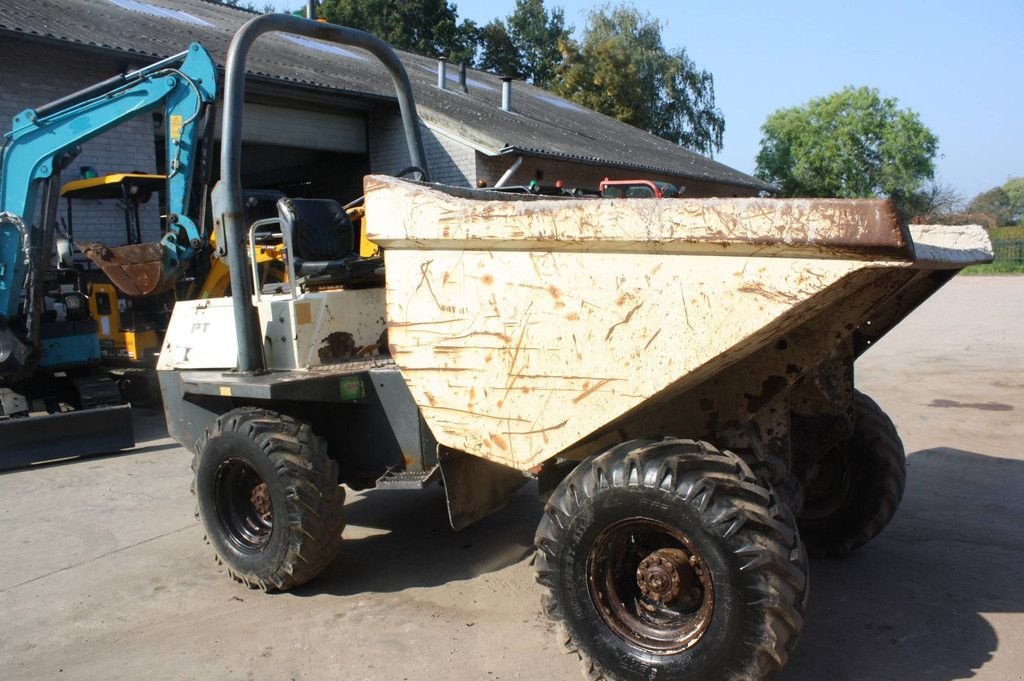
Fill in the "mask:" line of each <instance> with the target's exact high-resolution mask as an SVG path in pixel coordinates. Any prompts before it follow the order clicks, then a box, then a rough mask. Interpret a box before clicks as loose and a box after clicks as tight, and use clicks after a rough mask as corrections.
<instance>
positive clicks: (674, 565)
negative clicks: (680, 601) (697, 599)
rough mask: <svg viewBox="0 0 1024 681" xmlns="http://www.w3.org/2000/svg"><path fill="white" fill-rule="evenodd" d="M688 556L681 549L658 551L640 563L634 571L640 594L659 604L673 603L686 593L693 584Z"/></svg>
mask: <svg viewBox="0 0 1024 681" xmlns="http://www.w3.org/2000/svg"><path fill="white" fill-rule="evenodd" d="M693 576H694V575H693V568H692V567H691V565H690V556H689V555H687V553H686V552H685V551H683V550H682V549H659V550H657V551H655V552H653V553H651V554H650V555H648V556H647V557H646V558H644V559H643V560H642V561H640V566H639V567H638V568H637V570H636V583H637V586H639V587H640V593H642V594H643V595H644V596H646V597H647V598H649V599H650V600H652V601H654V602H655V603H659V604H662V605H664V604H666V603H671V602H673V601H675V600H676V599H677V598H678V597H679V594H680V593H684V592H686V593H688V592H689V590H690V585H691V584H692V583H693Z"/></svg>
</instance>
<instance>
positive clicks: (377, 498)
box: [0, 277, 1024, 681]
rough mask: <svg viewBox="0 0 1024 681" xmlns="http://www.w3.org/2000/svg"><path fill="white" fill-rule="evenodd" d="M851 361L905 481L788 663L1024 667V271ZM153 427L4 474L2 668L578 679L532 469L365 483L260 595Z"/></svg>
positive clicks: (816, 590)
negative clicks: (245, 580) (552, 613)
mask: <svg viewBox="0 0 1024 681" xmlns="http://www.w3.org/2000/svg"><path fill="white" fill-rule="evenodd" d="M857 381H858V386H859V387H860V388H861V389H862V390H864V391H865V392H867V393H868V394H870V395H871V396H873V397H874V398H875V399H876V400H877V401H878V402H879V403H880V404H881V405H882V407H883V408H884V409H886V410H887V411H888V412H889V413H890V414H891V416H892V417H893V419H894V420H895V422H896V424H897V426H898V428H899V430H900V433H901V435H902V437H903V440H904V443H905V445H906V449H907V452H908V453H909V455H910V456H909V461H908V485H907V492H906V496H905V499H904V502H903V506H902V508H901V510H900V512H899V513H898V515H897V517H896V519H895V520H894V522H893V523H892V524H891V525H890V527H889V528H888V529H887V530H886V531H885V532H884V533H883V534H882V535H881V536H880V537H879V538H878V539H876V540H875V541H874V542H872V543H871V544H869V545H868V546H867V547H865V548H864V549H862V550H861V551H859V552H857V553H856V554H855V555H853V556H851V557H849V558H847V559H843V560H827V561H812V563H811V601H810V610H809V612H808V615H807V625H806V627H805V629H804V633H803V636H802V638H801V640H800V644H799V646H798V647H797V650H796V652H795V653H794V655H793V657H792V660H791V661H790V664H789V666H788V667H787V669H786V670H785V672H784V673H783V674H782V675H781V676H780V678H781V679H782V680H783V681H822V680H828V681H846V680H850V681H852V680H858V681H859V680H871V681H952V680H953V679H963V678H974V679H980V680H982V681H1007V680H1012V679H1024V672H1022V670H1024V588H1022V587H1021V584H1022V583H1024V567H1022V566H1024V503H1022V501H1021V497H1022V494H1021V490H1024V451H1022V443H1024V423H1022V417H1024V277H1016V278H1014V277H972V278H967V277H962V278H958V279H956V280H954V281H953V282H952V283H951V284H950V285H948V286H947V287H946V288H945V289H943V290H942V291H940V292H939V293H938V294H937V295H936V296H935V297H934V298H933V299H932V300H930V301H928V302H926V303H925V304H924V305H923V306H922V307H921V308H920V309H919V310H918V311H916V312H914V313H913V315H912V316H911V317H910V318H909V319H908V320H907V321H905V322H904V323H903V324H902V325H900V326H899V327H897V329H895V330H894V331H893V332H892V333H891V334H890V335H889V336H888V337H886V338H885V339H883V340H882V341H881V342H880V343H879V344H878V346H877V347H875V348H873V349H871V350H870V351H869V352H868V353H867V354H866V355H865V356H864V358H863V359H862V360H861V361H860V362H859V363H858V366H857ZM137 430H138V433H139V434H140V436H141V437H140V440H141V443H140V446H139V447H138V448H136V450H134V451H133V452H132V453H130V454H125V455H121V456H115V457H108V458H101V459H90V460H86V461H79V462H74V463H68V464H62V465H51V466H45V467H41V468H37V469H33V470H23V471H16V472H12V473H7V474H4V475H0V678H3V679H5V680H6V681H16V680H19V679H31V680H37V679H133V680H134V679H147V680H154V679H218V680H220V679H239V680H242V679H245V680H249V679H273V680H278V679H346V680H349V681H355V680H359V679H367V680H370V679H372V680H384V679H387V680H413V679H415V680H424V681H429V680H433V679H437V680H441V679H445V680H446V681H463V680H465V681H469V680H473V681H479V680H481V679H483V680H488V681H489V680H492V679H530V680H534V679H537V680H543V679H558V680H562V679H577V678H580V672H579V670H578V668H577V663H576V661H575V659H574V658H571V657H569V656H566V655H563V654H561V653H560V652H559V650H558V647H557V645H556V642H555V640H554V637H553V636H552V633H551V631H550V630H549V627H548V625H547V624H546V623H545V621H544V620H543V619H542V617H541V615H540V612H539V603H538V600H539V596H538V589H537V588H536V586H535V585H534V582H533V571H532V568H531V567H530V565H529V562H530V555H531V551H532V542H533V533H534V529H535V527H536V524H537V521H538V519H539V516H540V510H541V509H540V505H539V504H538V502H537V500H536V489H535V488H533V487H532V486H531V487H527V488H526V489H524V490H523V491H522V492H521V493H520V494H518V495H517V496H516V497H515V498H514V499H513V501H512V503H511V504H510V505H509V506H508V507H507V508H505V509H504V510H503V511H501V512H499V513H497V514H495V515H493V516H492V517H490V518H488V519H486V520H484V521H482V522H480V523H478V524H477V525H475V526H473V527H471V528H470V529H468V530H465V531H463V532H459V533H456V532H453V531H452V530H451V529H450V528H449V527H448V524H447V516H446V513H445V509H444V501H443V494H442V492H441V490H439V489H436V488H435V489H432V490H427V491H424V492H400V491H392V492H383V491H381V492H366V493H350V494H349V501H348V504H347V507H346V510H347V516H348V523H349V525H348V528H347V529H346V532H345V537H346V540H347V541H346V544H345V546H344V549H343V553H342V555H341V556H340V557H339V558H338V560H337V561H336V562H335V563H334V564H333V565H332V566H331V567H330V569H329V570H328V571H327V573H326V574H325V575H324V576H323V577H322V578H320V579H318V580H317V581H315V582H314V583H312V584H309V585H307V586H305V587H303V588H301V589H299V590H297V591H295V592H292V593H287V594H280V595H265V594H262V593H259V592H255V591H250V590H248V589H245V588H243V587H241V586H239V585H238V584H235V583H233V582H231V581H230V580H229V579H228V578H227V576H226V574H225V572H224V571H223V569H222V568H220V567H219V566H218V565H216V564H215V563H214V560H213V554H212V551H211V550H210V548H209V547H208V546H206V545H205V544H204V542H203V536H202V531H201V529H200V527H199V525H198V524H197V522H196V521H195V520H194V518H193V500H192V498H191V496H190V494H189V484H190V472H189V462H190V458H191V455H190V454H189V453H188V452H186V451H185V450H183V449H181V448H180V447H178V446H177V445H176V444H175V443H174V442H172V441H171V440H169V439H167V437H166V433H165V431H164V430H163V422H162V415H161V414H160V413H157V412H149V413H143V414H140V415H139V421H138V428H137Z"/></svg>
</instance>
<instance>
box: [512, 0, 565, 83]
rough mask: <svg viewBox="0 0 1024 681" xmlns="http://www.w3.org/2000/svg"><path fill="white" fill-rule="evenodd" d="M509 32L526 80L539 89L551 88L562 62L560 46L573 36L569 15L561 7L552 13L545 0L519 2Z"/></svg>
mask: <svg viewBox="0 0 1024 681" xmlns="http://www.w3.org/2000/svg"><path fill="white" fill-rule="evenodd" d="M508 29H509V35H510V36H511V38H512V42H513V44H515V45H516V47H518V49H519V52H520V54H521V55H522V62H523V74H522V77H523V78H525V79H527V80H529V81H530V82H531V83H533V84H534V85H536V86H538V87H543V88H546V87H549V86H550V85H551V83H552V82H553V81H554V78H555V73H556V70H557V69H558V66H559V64H561V62H562V53H561V51H560V50H559V45H560V44H562V43H564V42H566V41H568V40H569V36H570V34H571V33H572V26H568V27H567V26H566V25H565V12H564V11H563V10H562V8H561V7H555V8H554V9H552V10H551V11H548V10H547V9H545V8H544V0H516V8H515V10H514V11H513V12H512V14H511V15H510V16H509V17H508Z"/></svg>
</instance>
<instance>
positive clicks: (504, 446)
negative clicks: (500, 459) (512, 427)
mask: <svg viewBox="0 0 1024 681" xmlns="http://www.w3.org/2000/svg"><path fill="white" fill-rule="evenodd" d="M491 442H493V443H494V446H495V447H497V448H498V449H500V450H501V451H503V452H507V451H508V442H506V441H505V438H503V437H502V436H500V435H498V434H497V433H491Z"/></svg>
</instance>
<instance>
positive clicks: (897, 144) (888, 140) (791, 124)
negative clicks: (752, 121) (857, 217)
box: [756, 87, 939, 213]
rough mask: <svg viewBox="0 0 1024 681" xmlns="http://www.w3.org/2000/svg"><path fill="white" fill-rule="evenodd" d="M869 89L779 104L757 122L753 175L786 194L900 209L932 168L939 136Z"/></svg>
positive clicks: (908, 206) (908, 208) (907, 209)
mask: <svg viewBox="0 0 1024 681" xmlns="http://www.w3.org/2000/svg"><path fill="white" fill-rule="evenodd" d="M897 105H898V102H897V100H896V99H893V98H883V97H881V96H879V94H878V90H876V89H873V88H866V87H860V88H852V87H848V88H845V89H843V90H840V91H839V92H836V93H833V94H831V95H829V96H827V97H821V98H817V99H812V100H811V101H810V102H808V103H807V104H805V105H803V106H798V107H793V108H790V109H780V110H778V111H776V112H775V113H773V114H771V115H769V116H768V119H767V120H766V121H765V123H764V125H763V126H761V134H762V137H761V149H760V151H759V152H758V154H757V171H756V172H757V175H758V176H759V177H761V178H762V179H765V180H768V181H769V182H774V183H775V184H777V185H779V187H781V188H782V193H783V195H784V196H820V197H828V196H834V197H840V198H857V197H860V198H864V197H874V196H887V197H890V198H892V199H893V201H894V202H895V203H896V204H897V206H898V207H899V208H900V209H901V210H902V211H904V213H913V212H914V208H915V206H914V199H915V194H916V193H917V192H919V191H921V188H922V186H923V185H924V183H925V181H926V180H930V179H931V178H932V177H933V175H934V172H935V166H934V159H935V153H936V151H937V149H938V144H939V141H938V138H937V137H936V136H935V135H934V134H933V133H932V132H931V131H930V130H929V129H928V128H927V127H925V125H924V124H923V123H921V120H920V118H919V117H918V115H917V114H916V113H914V112H913V111H910V110H908V109H899V108H898V106H897Z"/></svg>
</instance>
